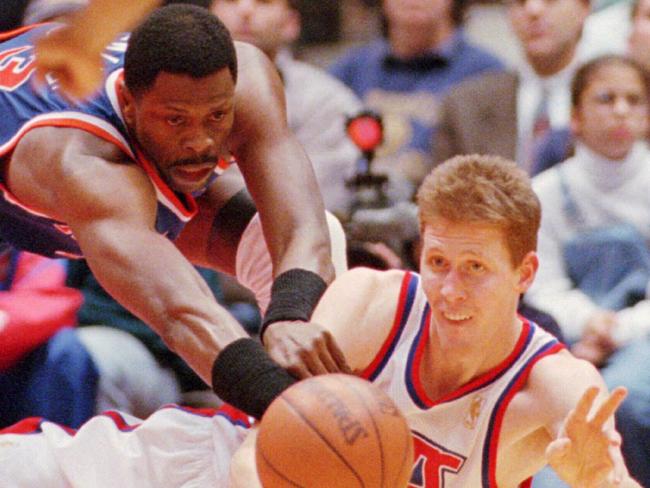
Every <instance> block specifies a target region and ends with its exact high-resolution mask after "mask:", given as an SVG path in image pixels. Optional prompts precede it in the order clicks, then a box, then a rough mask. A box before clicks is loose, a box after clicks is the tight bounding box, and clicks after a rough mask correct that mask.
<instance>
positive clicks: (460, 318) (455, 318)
mask: <svg viewBox="0 0 650 488" xmlns="http://www.w3.org/2000/svg"><path fill="white" fill-rule="evenodd" d="M442 316H443V317H444V318H445V319H447V320H449V321H450V322H464V321H466V320H469V319H471V318H472V316H471V315H469V314H465V313H452V312H443V313H442Z"/></svg>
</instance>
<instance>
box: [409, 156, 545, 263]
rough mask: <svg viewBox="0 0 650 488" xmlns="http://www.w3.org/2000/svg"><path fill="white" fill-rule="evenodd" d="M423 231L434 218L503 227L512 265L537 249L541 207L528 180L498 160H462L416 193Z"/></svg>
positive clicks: (443, 166)
mask: <svg viewBox="0 0 650 488" xmlns="http://www.w3.org/2000/svg"><path fill="white" fill-rule="evenodd" d="M417 203H418V213H419V219H420V227H421V228H422V227H424V225H426V224H427V223H428V222H432V221H433V220H434V219H435V218H444V219H446V220H450V221H452V222H458V223H472V222H481V223H487V224H493V225H496V226H498V227H500V228H501V229H502V231H503V234H504V238H505V240H506V246H507V247H508V250H509V252H510V257H511V258H512V263H513V265H514V266H518V265H519V264H520V263H521V261H522V260H523V258H524V256H525V255H526V254H527V253H528V252H530V251H535V250H536V249H537V232H538V230H539V224H540V220H541V205H540V202H539V199H538V198H537V195H536V194H535V192H534V191H533V189H532V187H531V184H530V178H529V176H528V174H527V173H526V172H525V171H523V170H522V169H521V168H519V167H517V165H516V164H515V163H514V162H512V161H510V160H507V159H504V158H502V157H499V156H489V155H480V154H471V155H462V156H456V157H454V158H451V159H448V160H447V161H445V162H444V163H442V164H440V165H439V166H437V167H436V168H434V169H433V171H431V173H429V175H428V176H427V177H426V178H425V179H424V181H423V182H422V185H421V186H420V188H419V190H418V192H417Z"/></svg>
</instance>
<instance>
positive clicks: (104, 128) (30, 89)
mask: <svg viewBox="0 0 650 488" xmlns="http://www.w3.org/2000/svg"><path fill="white" fill-rule="evenodd" d="M59 27H60V26H59V25H58V24H41V25H36V26H30V27H26V28H23V29H19V30H17V31H14V32H10V33H7V34H4V35H0V113H1V114H2V117H0V161H1V162H2V166H0V168H1V171H0V240H2V241H6V242H7V243H9V244H11V245H13V246H14V247H16V248H19V249H23V250H26V251H30V252H33V253H37V254H41V255H44V256H50V257H56V256H59V257H60V256H65V257H81V254H82V253H81V249H80V248H79V245H78V244H77V241H76V239H75V238H74V235H73V234H72V232H71V230H70V228H69V227H68V226H67V225H66V223H65V222H59V221H56V220H54V219H52V218H50V217H49V216H47V215H43V214H41V213H39V212H36V211H34V210H33V209H30V208H29V207H28V206H27V205H24V204H22V203H21V202H20V201H18V199H17V198H15V197H14V196H13V195H12V194H11V192H10V191H9V189H8V188H7V186H6V175H7V168H8V162H9V159H10V155H11V153H12V151H13V150H14V148H15V147H16V144H18V142H19V141H20V139H21V138H22V137H23V136H24V135H25V134H26V133H27V132H28V131H30V130H31V129H33V128H36V127H43V126H54V127H69V128H76V129H80V130H84V131H87V132H90V133H92V134H94V135H95V136H97V137H99V138H101V139H104V140H106V141H108V142H110V143H112V144H115V145H116V146H117V147H118V148H119V149H120V150H121V151H122V152H124V153H125V154H126V155H128V156H129V157H130V158H131V159H132V160H133V162H134V164H137V165H138V166H140V167H141V168H142V169H143V170H144V171H145V172H146V174H147V176H148V177H149V179H150V180H151V182H152V184H153V185H154V187H155V190H156V195H157V199H158V209H157V215H156V230H157V231H158V232H159V233H161V234H164V235H166V236H167V237H168V238H170V239H172V240H173V239H175V238H176V237H177V236H178V234H179V233H180V231H181V230H182V228H183V226H184V225H185V223H187V222H188V221H189V220H190V219H191V218H192V217H193V216H194V215H196V213H197V210H198V207H197V204H196V201H195V199H194V197H196V196H197V195H198V194H200V193H201V192H197V193H194V194H192V195H190V194H178V193H175V192H174V191H172V190H171V189H170V188H169V187H168V186H167V185H166V184H165V182H164V181H163V179H162V178H161V177H160V175H159V173H158V172H157V170H156V168H155V166H154V165H153V164H152V163H151V162H150V161H148V160H147V159H146V158H145V157H144V156H143V154H142V152H141V151H140V150H139V149H138V147H137V144H136V143H135V141H134V140H133V139H132V137H131V136H130V135H129V132H128V130H127V127H126V125H125V123H124V119H123V116H122V112H121V109H120V106H119V103H118V95H117V93H118V90H119V85H120V82H121V80H122V77H123V62H124V53H125V51H126V47H127V42H128V34H123V35H122V36H120V37H118V38H117V40H116V41H114V42H113V43H111V44H110V45H109V46H107V48H106V49H105V51H104V53H103V58H104V67H105V72H106V77H105V81H104V85H103V87H102V89H101V90H100V91H99V92H98V93H97V94H96V95H95V96H93V97H92V99H91V100H89V101H88V102H84V103H81V104H74V103H71V102H69V101H67V100H66V99H65V98H64V97H62V96H61V95H60V93H59V90H58V86H57V81H56V79H54V78H53V77H49V76H48V77H46V83H45V84H43V85H42V86H40V85H37V84H36V83H34V80H33V75H34V73H35V64H34V41H35V40H36V39H37V38H38V37H41V36H43V35H47V32H48V31H50V30H52V29H56V28H59ZM227 165H228V163H226V162H224V161H221V162H220V163H219V165H218V167H217V169H216V170H215V173H217V174H219V173H221V172H223V170H224V169H225V168H226V167H227ZM211 181H212V180H211Z"/></svg>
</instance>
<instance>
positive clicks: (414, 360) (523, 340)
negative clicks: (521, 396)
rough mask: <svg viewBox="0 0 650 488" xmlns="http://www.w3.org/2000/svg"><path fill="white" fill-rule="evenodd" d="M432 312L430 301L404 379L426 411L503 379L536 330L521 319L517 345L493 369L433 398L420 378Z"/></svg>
mask: <svg viewBox="0 0 650 488" xmlns="http://www.w3.org/2000/svg"><path fill="white" fill-rule="evenodd" d="M430 315H431V311H430V308H429V305H428V304H427V306H426V307H425V310H424V312H423V314H422V321H421V325H420V330H419V331H418V334H417V336H416V338H415V340H414V341H413V344H412V345H411V350H410V352H409V357H408V360H407V366H406V372H405V378H404V379H405V382H406V386H407V390H408V392H409V395H410V396H411V400H413V402H414V403H415V404H416V405H417V406H418V407H419V408H421V409H423V410H425V409H428V408H431V407H433V406H435V405H440V404H442V403H446V402H450V401H453V400H456V399H457V398H460V397H462V396H464V395H468V394H470V393H472V392H474V391H476V390H478V389H481V388H484V387H486V386H488V385H490V384H491V383H493V382H495V381H496V380H498V379H499V378H501V376H503V375H504V374H505V373H506V372H507V371H508V370H509V369H510V367H511V366H512V365H513V364H514V363H515V362H516V361H517V360H518V359H519V357H520V356H521V355H522V354H523V353H524V351H525V350H526V348H527V347H528V344H530V341H531V340H532V338H533V333H534V328H533V327H532V326H531V325H530V323H529V322H528V320H526V319H522V320H523V325H522V328H521V333H520V334H519V338H518V339H517V343H516V344H515V347H514V348H513V350H512V351H511V353H510V354H509V355H508V356H507V357H506V358H505V359H504V360H503V361H502V362H501V363H500V364H498V365H497V366H495V367H494V368H492V369H491V370H490V371H487V372H486V373H484V374H482V375H481V376H479V377H478V378H476V379H474V380H473V381H470V382H469V383H467V384H466V385H464V386H462V387H461V388H459V389H457V390H455V391H452V392H450V393H449V394H447V395H444V396H443V397H441V398H439V399H437V400H435V401H434V400H432V399H431V398H429V397H428V395H427V394H426V392H425V390H424V387H423V386H422V381H421V378H420V364H421V361H422V357H423V355H424V348H425V345H426V343H427V342H428V340H429V334H430V330H431V328H430V327H429V324H430V320H431V317H430Z"/></svg>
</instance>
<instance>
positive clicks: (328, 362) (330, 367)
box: [319, 346, 341, 373]
mask: <svg viewBox="0 0 650 488" xmlns="http://www.w3.org/2000/svg"><path fill="white" fill-rule="evenodd" d="M319 351H320V354H319V358H320V360H321V363H322V364H323V367H324V368H325V372H327V373H340V372H341V369H340V368H339V366H338V364H337V363H336V361H335V360H334V358H333V357H332V354H331V353H330V350H329V349H328V348H327V347H326V346H323V347H322V348H321V349H320V350H319Z"/></svg>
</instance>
